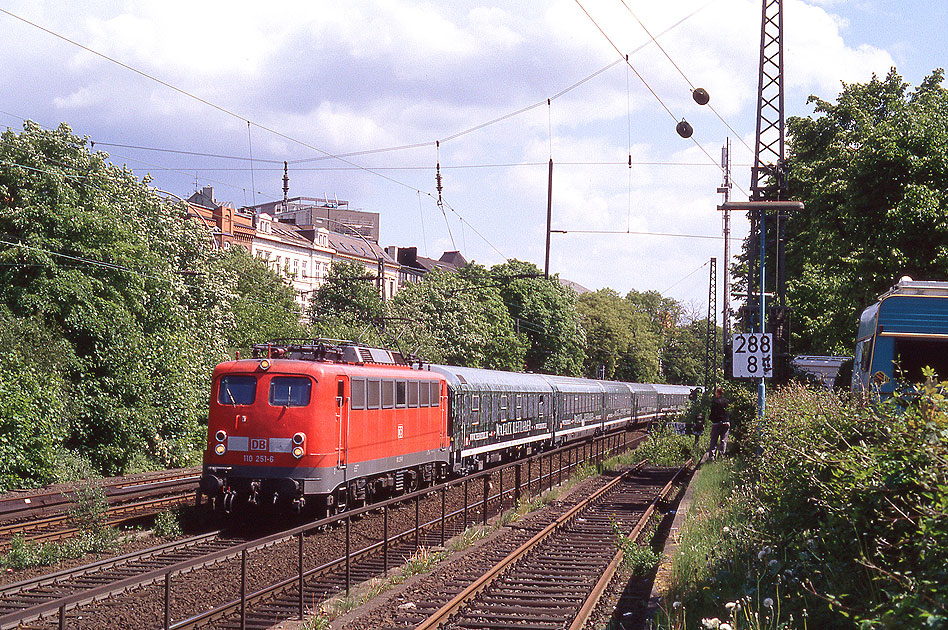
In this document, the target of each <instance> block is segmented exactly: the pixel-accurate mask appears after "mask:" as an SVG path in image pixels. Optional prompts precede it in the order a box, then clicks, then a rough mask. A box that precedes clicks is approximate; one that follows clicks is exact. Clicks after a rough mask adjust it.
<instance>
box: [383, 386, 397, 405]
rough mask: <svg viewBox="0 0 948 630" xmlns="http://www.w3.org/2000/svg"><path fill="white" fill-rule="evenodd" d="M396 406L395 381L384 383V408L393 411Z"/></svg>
mask: <svg viewBox="0 0 948 630" xmlns="http://www.w3.org/2000/svg"><path fill="white" fill-rule="evenodd" d="M394 406H395V381H382V408H383V409H392V408H393V407H394Z"/></svg>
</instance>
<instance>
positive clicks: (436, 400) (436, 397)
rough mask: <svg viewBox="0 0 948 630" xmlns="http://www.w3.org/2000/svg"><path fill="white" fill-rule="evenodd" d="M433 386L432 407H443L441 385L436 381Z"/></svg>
mask: <svg viewBox="0 0 948 630" xmlns="http://www.w3.org/2000/svg"><path fill="white" fill-rule="evenodd" d="M430 386H431V406H432V407H438V406H440V405H441V383H439V382H438V381H435V382H433V383H431V384H430Z"/></svg>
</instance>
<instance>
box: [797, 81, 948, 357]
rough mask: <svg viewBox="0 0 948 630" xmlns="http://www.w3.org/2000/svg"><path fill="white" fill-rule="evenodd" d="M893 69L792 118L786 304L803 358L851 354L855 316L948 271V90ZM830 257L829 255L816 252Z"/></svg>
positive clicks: (815, 100) (814, 100) (846, 87)
mask: <svg viewBox="0 0 948 630" xmlns="http://www.w3.org/2000/svg"><path fill="white" fill-rule="evenodd" d="M943 74H944V73H943V71H942V70H936V71H935V72H933V73H932V74H931V75H930V76H929V77H927V78H926V79H925V80H924V81H922V83H921V85H919V86H918V87H917V88H915V89H914V90H909V86H908V84H907V83H905V82H904V81H903V79H902V77H901V76H899V74H898V73H897V72H896V71H895V69H892V70H891V71H890V72H889V74H888V75H887V76H886V77H885V78H884V79H880V78H878V77H873V78H872V80H871V81H869V82H868V83H861V84H860V83H856V84H846V85H844V88H843V91H842V92H841V93H840V94H839V96H838V98H837V101H836V103H831V102H828V101H824V100H822V99H819V98H816V97H815V96H811V97H810V99H809V100H810V102H811V103H813V104H814V109H815V113H816V115H815V116H813V117H809V118H790V119H789V120H788V121H787V126H788V130H789V145H788V146H789V153H790V157H789V160H788V166H789V180H788V185H789V191H790V198H792V199H798V200H800V201H803V202H804V203H805V209H804V210H802V211H800V212H795V213H793V214H792V215H791V216H790V219H789V221H788V222H787V237H788V243H787V250H786V262H787V278H788V287H787V299H788V302H789V304H790V306H792V307H793V309H794V315H793V316H794V319H795V321H796V322H797V323H795V325H794V326H793V332H794V342H793V343H794V345H793V347H794V348H795V349H796V350H795V352H800V353H804V354H849V353H851V352H852V336H853V321H854V319H855V317H856V315H857V314H858V313H859V312H860V311H861V310H862V309H863V308H865V307H866V306H868V305H869V304H871V303H872V302H873V301H875V298H876V296H877V295H878V294H879V293H881V292H883V291H884V290H886V289H887V288H889V287H890V286H891V285H892V284H893V283H894V282H895V281H896V280H897V279H898V278H899V277H901V276H902V275H905V274H908V275H910V276H912V277H914V278H916V279H918V280H936V279H944V278H945V277H946V276H948V246H946V243H948V159H946V153H945V146H946V145H948V126H946V121H948V93H946V90H945V89H944V88H943V87H942V86H941V83H942V79H943ZM814 252H819V257H818V258H817V257H815V256H814Z"/></svg>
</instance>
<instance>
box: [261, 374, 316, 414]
mask: <svg viewBox="0 0 948 630" xmlns="http://www.w3.org/2000/svg"><path fill="white" fill-rule="evenodd" d="M312 389H313V382H312V381H311V380H309V379H308V378H306V377H305V376H274V377H273V379H272V380H271V381H270V404H271V405H273V406H274V407H305V406H306V405H308V404H309V398H310V394H311V393H312Z"/></svg>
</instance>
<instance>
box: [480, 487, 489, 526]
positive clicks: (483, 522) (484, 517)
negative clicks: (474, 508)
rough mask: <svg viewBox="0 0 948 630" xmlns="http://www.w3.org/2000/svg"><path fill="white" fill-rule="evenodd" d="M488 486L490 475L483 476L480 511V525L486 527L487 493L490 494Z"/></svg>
mask: <svg viewBox="0 0 948 630" xmlns="http://www.w3.org/2000/svg"><path fill="white" fill-rule="evenodd" d="M489 485H490V474H486V475H484V504H483V506H482V509H481V525H483V526H484V527H487V493H488V492H490V489H489V488H488V487H487V486H489Z"/></svg>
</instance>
